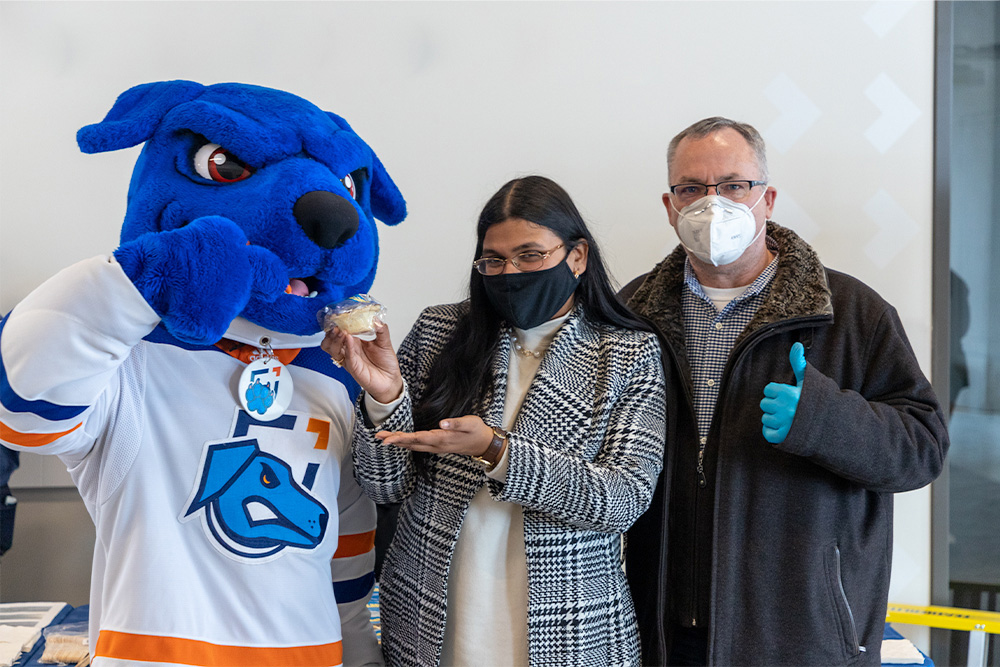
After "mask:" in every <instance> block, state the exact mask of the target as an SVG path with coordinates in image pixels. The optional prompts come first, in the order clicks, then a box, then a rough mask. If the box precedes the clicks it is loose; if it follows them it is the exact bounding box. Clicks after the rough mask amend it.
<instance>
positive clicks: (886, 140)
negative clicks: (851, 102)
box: [865, 72, 920, 153]
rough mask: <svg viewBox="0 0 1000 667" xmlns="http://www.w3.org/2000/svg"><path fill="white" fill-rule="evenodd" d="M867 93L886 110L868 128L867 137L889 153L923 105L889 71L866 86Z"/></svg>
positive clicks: (879, 106)
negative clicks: (910, 96)
mask: <svg viewBox="0 0 1000 667" xmlns="http://www.w3.org/2000/svg"><path fill="white" fill-rule="evenodd" d="M865 97H867V98H868V99H869V100H871V101H872V104H874V105H875V108H877V109H878V110H879V111H881V112H882V115H881V116H879V117H878V118H877V119H876V120H875V122H874V123H872V124H871V125H869V126H868V129H867V130H865V138H866V139H867V140H868V141H870V142H871V144H872V145H873V146H874V147H875V150H877V151H878V152H879V153H885V152H886V151H887V150H889V149H890V148H891V147H892V145H893V144H894V143H896V140H897V139H899V138H900V137H901V136H903V133H905V132H906V131H907V130H908V129H910V126H912V125H913V123H914V122H916V120H917V118H919V117H920V109H919V108H918V107H917V105H916V104H914V103H913V101H912V100H911V99H910V98H909V97H907V96H906V93H904V92H903V91H902V90H900V89H899V86H897V85H896V84H895V83H894V82H893V80H892V79H890V78H889V75H888V74H886V73H885V72H882V73H881V74H879V75H878V76H877V77H875V80H874V81H872V82H871V84H869V85H868V87H867V88H865Z"/></svg>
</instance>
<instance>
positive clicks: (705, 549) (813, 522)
mask: <svg viewBox="0 0 1000 667" xmlns="http://www.w3.org/2000/svg"><path fill="white" fill-rule="evenodd" d="M768 235H769V236H771V237H772V238H773V239H775V240H776V241H777V242H778V246H779V259H778V268H777V273H776V275H775V277H774V280H773V282H772V283H771V288H770V293H769V295H768V296H767V298H766V300H765V301H764V303H763V304H762V305H761V307H760V309H759V310H758V311H757V313H756V315H755V316H754V318H753V320H752V321H751V323H750V324H749V325H748V326H747V328H746V330H745V331H744V332H743V333H742V334H741V335H740V337H739V338H738V339H737V341H736V343H735V345H734V347H733V350H732V352H731V354H730V357H729V361H728V362H727V364H726V367H725V371H724V374H723V377H722V386H721V388H720V392H719V401H718V404H717V405H716V408H715V414H714V416H713V419H712V424H711V427H710V430H709V433H708V439H707V446H706V451H705V462H704V463H705V474H706V476H707V484H706V486H705V487H704V489H703V490H699V487H698V484H697V480H698V475H697V473H696V469H695V467H696V465H697V460H696V456H697V448H698V434H697V424H696V421H695V413H694V408H693V406H692V400H691V396H692V387H691V372H690V366H689V363H688V358H687V353H686V350H685V344H684V323H683V317H682V312H681V287H682V285H683V276H684V260H685V254H684V250H683V249H682V248H680V247H678V248H677V250H675V251H674V252H673V253H671V254H670V255H669V256H668V257H667V258H666V259H665V260H663V261H662V262H661V263H660V264H659V265H657V266H656V267H655V268H654V269H653V271H651V272H650V273H649V274H647V275H645V276H642V277H640V278H638V279H636V280H635V281H633V283H631V284H630V285H629V286H627V287H626V288H625V290H623V295H624V296H625V297H626V298H628V303H629V305H630V306H631V307H632V308H633V309H634V310H635V311H636V312H637V313H639V314H640V315H643V316H645V317H647V318H649V319H651V320H652V321H653V322H654V323H655V324H656V325H657V326H658V327H659V328H660V330H661V333H662V334H663V336H664V344H665V350H664V353H663V360H664V370H665V375H666V381H667V401H668V404H667V415H668V425H667V452H668V453H667V458H666V461H665V466H664V474H663V475H662V476H661V479H660V483H659V485H658V487H657V489H656V492H655V495H654V497H653V501H652V504H651V505H650V508H649V510H648V511H647V512H646V513H645V514H644V515H643V516H642V517H641V518H640V519H639V521H638V522H637V523H636V524H635V526H633V528H632V529H631V530H630V531H629V536H628V554H627V572H628V575H629V580H630V585H631V586H632V594H633V597H634V599H635V603H636V608H637V615H638V618H639V629H640V638H641V642H642V650H643V661H644V663H646V664H653V665H659V664H665V662H666V660H667V655H668V654H669V653H668V652H669V648H670V641H671V637H670V625H671V623H672V622H673V621H674V619H675V618H676V614H677V613H678V606H677V605H676V604H674V602H673V601H672V600H671V596H672V595H675V593H677V594H679V595H681V596H682V597H683V598H684V600H685V602H684V604H685V605H688V604H693V603H694V601H695V598H697V596H698V595H699V594H703V595H704V596H705V598H704V599H705V600H707V603H708V604H707V606H708V608H709V609H710V616H709V619H708V621H709V623H708V625H709V655H708V659H709V664H714V665H750V664H769V665H848V664H849V665H869V664H870V665H878V664H879V662H880V650H881V644H882V632H883V626H884V622H885V612H886V605H887V596H888V589H889V570H890V565H891V560H892V503H893V494H894V493H898V492H902V491H910V490H912V489H917V488H920V487H922V486H924V485H926V484H928V483H930V482H931V481H932V480H933V479H934V478H935V477H937V475H938V474H939V473H940V472H941V470H942V468H943V464H944V458H945V454H946V452H947V449H948V434H947V430H946V426H945V420H944V417H943V415H942V413H941V410H940V407H939V405H938V401H937V398H936V397H935V394H934V391H933V389H932V388H931V385H930V383H929V382H928V381H927V379H926V378H925V377H924V374H923V373H922V372H921V370H920V368H919V366H918V365H917V361H916V359H915V357H914V354H913V351H912V349H911V347H910V344H909V342H908V341H907V339H906V334H905V333H904V332H903V327H902V324H901V323H900V321H899V318H898V316H897V314H896V311H895V309H894V308H893V307H892V306H890V305H889V304H888V303H886V302H885V301H884V300H883V299H882V298H881V297H879V295H878V294H876V293H875V292H874V291H873V290H872V289H870V288H869V287H867V286H866V285H864V284H863V283H861V282H860V281H858V280H856V279H854V278H852V277H850V276H848V275H845V274H843V273H839V272H837V271H832V270H828V269H826V268H824V267H823V265H822V264H821V263H820V261H819V258H818V257H817V256H816V254H815V253H814V252H813V250H812V249H811V248H810V247H809V246H808V245H807V244H806V243H805V242H804V241H802V239H800V238H799V237H798V236H797V235H796V234H795V233H794V232H792V231H790V230H788V229H785V228H782V227H779V226H777V225H775V224H773V223H768ZM629 297H630V298H629ZM796 341H801V342H802V343H803V344H804V345H805V348H806V360H807V362H808V367H807V369H806V373H805V380H804V383H803V386H802V394H801V398H800V401H799V405H798V409H797V411H796V415H795V419H794V422H793V424H792V427H791V430H790V431H789V433H788V436H787V437H786V439H785V440H784V442H782V443H781V444H779V445H771V444H769V443H768V442H767V441H766V440H764V437H763V435H762V432H761V428H762V427H761V409H760V400H761V398H763V389H764V386H765V385H766V384H767V383H768V382H772V381H774V382H782V383H788V384H794V383H795V379H794V375H793V373H792V369H791V365H790V363H789V360H788V353H789V349H790V348H791V346H792V344H793V343H795V342H796ZM668 501H669V502H668ZM668 506H669V513H672V515H673V516H671V517H670V520H669V524H668V515H669V514H668ZM671 540H672V541H671ZM699 541H700V542H701V547H700V548H699V549H697V550H695V549H694V545H696V544H698V542H699ZM668 542H669V543H668ZM668 556H669V560H670V562H669V563H668V558H667V557H668ZM699 568H701V571H702V572H703V573H705V580H706V581H708V582H710V586H708V587H707V588H709V590H706V591H701V592H700V593H699V592H697V591H692V590H691V586H690V582H691V581H693V580H696V579H697V577H695V576H694V573H695V572H697V571H699ZM668 572H672V576H671V575H668ZM671 610H673V612H674V616H673V617H671ZM683 612H684V610H683V609H681V610H680V613H682V614H683ZM861 646H864V647H865V650H862V649H861V648H860V647H861Z"/></svg>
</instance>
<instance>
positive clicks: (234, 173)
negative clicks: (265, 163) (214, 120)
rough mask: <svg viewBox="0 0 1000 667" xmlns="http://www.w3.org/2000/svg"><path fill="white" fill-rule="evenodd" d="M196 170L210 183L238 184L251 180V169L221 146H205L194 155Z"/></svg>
mask: <svg viewBox="0 0 1000 667" xmlns="http://www.w3.org/2000/svg"><path fill="white" fill-rule="evenodd" d="M194 170H195V171H196V172H198V175H199V176H201V177H202V178H204V179H205V180H208V181H215V182H216V183H236V182H237V181H242V180H244V179H247V178H250V176H251V175H252V174H253V171H251V170H250V167H248V166H246V165H245V164H243V162H242V161H240V159H239V158H238V157H236V156H235V155H233V154H232V153H230V152H229V151H227V150H226V149H225V148H223V147H222V146H220V145H219V144H205V145H204V146H202V147H201V148H199V149H198V152H197V153H195V154H194Z"/></svg>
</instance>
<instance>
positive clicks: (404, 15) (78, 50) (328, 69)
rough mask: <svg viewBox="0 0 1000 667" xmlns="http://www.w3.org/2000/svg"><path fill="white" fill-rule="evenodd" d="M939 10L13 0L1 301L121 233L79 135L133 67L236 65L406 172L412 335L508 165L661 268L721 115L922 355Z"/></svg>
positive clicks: (798, 220) (900, 547) (914, 547)
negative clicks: (685, 136)
mask: <svg viewBox="0 0 1000 667" xmlns="http://www.w3.org/2000/svg"><path fill="white" fill-rule="evenodd" d="M933 35H934V21H933V3H931V2H928V1H921V2H901V1H891V2H851V1H833V2H826V1H814V2H780V1H779V2H756V1H754V2H743V1H740V2H709V3H704V2H695V1H691V2H681V1H678V2H637V3H631V2H596V3H583V2H580V3H578V2H549V3H519V2H500V3H492V2H442V3H434V2H372V3H354V2H305V3H298V2H252V3H251V2H247V3H243V2H220V3H212V2H204V3H202V2H199V3H194V2H143V3H140V2H108V3H95V2H69V3H61V2H38V3H35V2H24V3H22V2H7V1H5V2H2V3H0V61H2V63H3V67H2V68H0V90H2V96H0V312H7V311H9V310H10V309H11V308H12V307H13V306H14V305H15V304H16V303H17V302H18V301H19V300H20V299H21V298H23V297H24V295H25V294H27V293H28V291H30V290H31V289H32V288H34V287H35V286H36V285H38V284H39V283H40V282H41V281H42V280H44V279H45V278H46V277H47V276H49V275H51V274H53V273H54V272H56V271H57V270H58V269H60V268H62V267H64V266H66V265H68V264H70V263H72V262H74V261H76V260H78V259H81V258H84V257H87V256H91V255H94V254H98V253H106V252H109V251H110V250H112V249H113V248H114V247H115V246H116V244H117V234H118V229H119V225H120V222H121V220H122V216H123V213H124V205H125V192H126V188H127V185H128V179H129V175H130V172H131V167H132V162H133V161H134V159H135V157H136V155H137V150H138V149H131V150H128V151H122V152H119V153H111V154H104V155H96V156H85V155H83V154H81V153H79V151H78V150H77V148H76V145H75V140H74V133H75V132H76V130H77V129H78V128H79V127H81V126H82V125H85V124H88V123H92V122H96V121H98V120H100V119H101V118H103V116H104V114H105V113H106V112H107V111H108V109H109V108H110V106H111V104H112V103H113V101H114V99H115V97H116V96H117V95H118V94H119V93H121V92H122V91H124V90H125V89H126V88H128V87H130V86H132V85H135V84H137V83H141V82H146V81H153V80H161V79H174V78H184V79H193V80H196V81H200V82H203V83H212V82H218V81H242V82H248V83H256V84H261V85H266V86H272V87H276V88H281V89H284V90H288V91H290V92H293V93H296V94H299V95H301V96H303V97H305V98H307V99H309V100H311V101H313V102H315V103H316V104H317V105H319V106H321V107H323V108H325V109H328V110H331V111H335V112H337V113H339V114H341V115H342V116H344V117H346V118H347V119H348V120H349V121H350V122H351V123H352V125H353V126H354V128H355V129H356V130H357V131H358V132H359V133H360V134H361V135H362V136H363V137H364V138H365V139H366V140H367V141H368V142H369V143H370V144H371V145H372V146H373V147H374V148H375V150H376V151H377V152H378V153H379V155H380V157H381V158H382V161H383V162H384V163H385V164H386V166H387V168H388V169H389V172H390V173H391V174H392V176H393V177H394V179H395V180H396V182H397V183H398V185H399V186H400V188H401V189H402V191H403V194H404V196H405V197H406V198H407V200H408V204H409V209H410V216H409V218H408V219H407V220H406V221H405V222H404V223H403V224H402V225H400V226H399V227H397V228H393V229H389V228H386V227H382V228H381V230H382V239H383V255H382V257H383V259H382V264H381V268H380V272H379V274H378V277H377V279H376V282H375V285H374V287H373V290H372V292H373V294H375V295H376V296H377V297H378V298H379V299H381V300H382V301H384V302H385V303H386V304H387V305H388V307H389V308H390V311H391V312H390V324H391V326H392V328H393V331H394V337H395V339H396V342H398V341H399V340H401V338H402V336H403V334H404V333H405V332H406V331H407V330H408V329H409V327H410V325H411V324H412V322H413V320H414V319H415V318H416V316H417V314H418V312H419V310H420V309H421V308H422V307H424V306H426V305H429V304H433V303H440V302H445V301H455V300H459V299H461V298H462V296H463V294H464V281H465V280H466V275H467V267H468V262H469V261H471V259H473V258H472V250H473V243H474V221H475V218H476V215H477V214H478V211H479V208H480V207H481V206H482V204H483V203H484V202H485V201H486V199H487V198H488V197H489V195H491V194H492V193H493V192H494V191H495V190H496V189H497V188H498V187H499V186H500V185H501V184H502V183H504V182H505V181H506V180H508V179H509V178H511V177H513V176H516V175H521V174H527V173H543V174H545V175H548V176H550V177H552V178H554V179H555V180H556V181H558V182H559V183H561V184H562V185H563V186H564V187H565V188H566V189H567V190H568V191H569V192H570V194H571V195H572V196H573V197H574V199H575V201H576V202H577V204H578V205H579V207H580V208H581V210H582V211H583V212H584V215H585V216H586V217H587V218H588V219H589V221H590V222H591V223H592V225H593V227H594V229H595V230H596V232H597V235H598V238H599V239H600V240H601V241H603V243H604V247H605V251H606V254H607V256H608V259H609V261H610V264H611V269H612V272H613V273H614V275H615V276H616V277H617V278H618V280H619V281H620V282H621V283H625V282H627V281H628V280H629V279H631V278H633V277H634V276H636V275H638V274H639V273H641V272H643V271H646V270H648V269H649V268H650V267H651V266H652V265H653V264H654V263H655V262H656V261H657V260H659V259H660V258H661V257H662V256H663V255H664V254H665V253H666V252H668V251H669V250H670V249H671V248H672V247H673V246H674V245H675V244H676V238H675V236H674V234H673V232H672V230H671V229H670V227H669V225H668V224H667V221H666V215H665V213H664V211H663V209H662V205H661V204H660V194H661V193H662V192H663V191H664V189H665V188H666V187H667V181H666V167H665V160H664V153H665V149H666V146H667V143H668V142H669V140H670V138H671V137H672V136H673V135H674V134H676V133H677V132H678V131H679V130H681V129H682V128H684V127H686V126H687V125H688V124H690V123H691V122H693V121H695V120H698V119H700V118H703V117H706V116H711V115H724V116H728V117H731V118H735V119H739V120H743V121H746V122H750V123H752V124H754V125H755V126H756V127H758V128H759V129H760V130H761V131H762V133H763V134H764V136H765V139H766V140H767V141H768V145H769V151H770V160H769V163H770V172H771V182H772V184H773V185H774V186H775V187H776V188H777V189H778V192H779V196H778V200H777V206H776V210H775V214H774V218H775V220H776V221H777V222H779V223H781V224H784V225H787V226H790V227H792V228H794V229H796V230H797V231H798V232H799V233H800V234H801V235H802V236H803V237H804V238H805V239H806V240H808V241H809V242H811V243H813V244H814V246H815V247H816V248H817V250H818V251H819V253H820V255H821V257H822V258H823V259H824V260H825V262H826V263H827V264H828V265H830V266H832V267H834V268H837V269H841V270H844V271H847V272H849V273H852V274H854V275H856V276H858V277H859V278H861V279H862V280H864V281H866V282H867V283H869V284H870V285H872V286H873V287H874V288H875V289H877V290H878V291H879V292H881V293H882V294H883V295H884V296H885V297H886V298H887V299H888V300H889V301H890V302H892V303H893V304H895V305H896V306H897V308H898V309H899V311H900V314H901V316H902V319H903V322H904V324H905V325H906V328H907V331H908V333H909V335H910V338H911V341H912V343H913V346H914V348H915V350H916V353H917V356H918V358H919V359H920V362H921V364H922V365H923V367H924V368H925V369H929V368H930V333H931V332H930V328H931V299H930V285H931V273H930V266H931V252H930V251H931V248H930V244H931V192H932V188H931V175H932V174H931V157H932V151H931V149H932V108H933V107H932V101H933V44H934V40H933ZM30 458H31V457H26V459H30ZM34 466H35V464H34V463H32V462H30V461H27V462H26V463H25V468H26V470H27V472H23V471H22V472H18V473H16V474H15V478H14V482H15V484H16V483H17V482H18V480H19V477H18V475H22V474H23V475H25V477H24V479H27V476H28V475H30V474H34V473H32V472H31V471H32V470H33V469H34ZM929 499H930V495H929V493H928V492H927V491H926V490H922V491H918V492H913V493H910V494H905V495H903V496H901V497H900V498H899V499H898V502H897V518H896V523H897V531H896V549H895V564H894V567H895V570H894V581H893V590H892V593H891V595H892V599H893V600H895V601H899V602H909V603H921V604H923V603H927V602H928V600H929V579H930V566H929V558H930V556H929V553H930V549H929V542H930V530H929V521H930V519H929V517H930V512H929V502H930V500H929ZM18 529H19V530H25V529H26V528H25V527H24V526H22V525H20V524H19V526H18ZM15 548H16V546H15ZM8 576H9V573H8Z"/></svg>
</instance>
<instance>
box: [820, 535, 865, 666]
mask: <svg viewBox="0 0 1000 667" xmlns="http://www.w3.org/2000/svg"><path fill="white" fill-rule="evenodd" d="M825 560H826V573H827V586H828V588H829V591H830V597H831V599H832V600H833V607H834V614H835V616H836V619H837V625H838V628H839V629H840V636H841V638H842V640H843V646H844V649H845V658H846V659H847V660H851V659H853V658H856V657H857V656H858V655H860V654H861V652H862V651H863V649H862V647H861V642H860V640H859V638H858V627H857V624H856V623H855V621H854V612H853V611H851V603H850V601H849V600H848V599H847V592H846V591H845V589H844V579H843V573H842V571H841V558H840V546H839V545H836V544H834V545H831V546H830V547H828V549H827V553H826V558H825Z"/></svg>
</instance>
